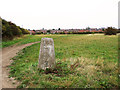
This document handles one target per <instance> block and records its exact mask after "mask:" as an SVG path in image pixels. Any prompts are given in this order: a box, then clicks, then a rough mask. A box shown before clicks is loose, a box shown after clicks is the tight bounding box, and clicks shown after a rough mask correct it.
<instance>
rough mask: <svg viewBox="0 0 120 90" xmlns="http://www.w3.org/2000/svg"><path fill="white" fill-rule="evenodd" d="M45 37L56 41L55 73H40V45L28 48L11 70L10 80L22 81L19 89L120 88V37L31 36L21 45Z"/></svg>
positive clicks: (21, 53) (16, 57) (18, 57)
mask: <svg viewBox="0 0 120 90" xmlns="http://www.w3.org/2000/svg"><path fill="white" fill-rule="evenodd" d="M42 37H50V38H53V40H54V46H55V57H56V62H57V66H56V70H50V71H49V70H48V71H43V70H42V71H40V70H38V69H37V66H38V57H39V49H40V43H37V44H34V45H32V46H28V47H26V48H24V49H23V50H22V51H20V52H19V53H18V56H15V57H14V58H13V60H14V62H13V63H12V64H11V66H10V69H11V70H10V77H15V78H16V79H17V80H19V81H21V84H20V85H19V86H18V87H19V88H25V87H29V88H45V87H47V88H58V87H59V88H60V87H61V88H62V87H64V88H65V87H66V88H70V87H75V88H78V87H79V88H117V87H118V76H117V74H118V68H117V66H118V65H117V64H118V63H117V61H118V51H117V50H118V36H104V35H47V36H43V35H41V36H29V41H28V40H27V39H26V38H25V39H23V40H21V42H20V44H25V43H29V42H35V41H39V40H41V38H42ZM56 71H57V72H56ZM46 72H48V73H46ZM49 72H50V73H49Z"/></svg>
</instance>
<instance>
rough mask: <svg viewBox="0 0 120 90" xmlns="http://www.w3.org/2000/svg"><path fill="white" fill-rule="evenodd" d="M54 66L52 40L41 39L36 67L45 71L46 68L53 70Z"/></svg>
mask: <svg viewBox="0 0 120 90" xmlns="http://www.w3.org/2000/svg"><path fill="white" fill-rule="evenodd" d="M54 66H55V51H54V41H53V39H52V38H42V39H41V45H40V54H39V65H38V67H39V68H40V69H43V70H45V69H46V68H54Z"/></svg>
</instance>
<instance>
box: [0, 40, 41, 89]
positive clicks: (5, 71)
mask: <svg viewBox="0 0 120 90" xmlns="http://www.w3.org/2000/svg"><path fill="white" fill-rule="evenodd" d="M35 43H39V42H33V43H28V44H24V45H20V46H17V45H13V46H10V47H6V48H3V49H2V60H1V61H2V80H1V81H2V88H16V87H17V86H18V85H19V82H18V81H16V80H14V78H8V77H9V68H8V66H9V65H10V64H11V62H12V60H10V59H11V58H13V57H14V56H16V55H17V53H18V52H19V51H20V50H21V49H23V48H25V47H27V46H30V45H32V44H35ZM0 88H1V87H0Z"/></svg>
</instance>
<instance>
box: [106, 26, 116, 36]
mask: <svg viewBox="0 0 120 90" xmlns="http://www.w3.org/2000/svg"><path fill="white" fill-rule="evenodd" d="M104 34H105V35H116V34H117V29H115V28H112V27H108V28H107V29H105V31H104Z"/></svg>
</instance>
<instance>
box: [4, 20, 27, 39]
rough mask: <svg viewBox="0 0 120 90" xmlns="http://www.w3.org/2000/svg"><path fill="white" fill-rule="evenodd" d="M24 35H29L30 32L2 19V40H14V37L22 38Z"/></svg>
mask: <svg viewBox="0 0 120 90" xmlns="http://www.w3.org/2000/svg"><path fill="white" fill-rule="evenodd" d="M23 34H29V31H28V30H26V29H24V28H21V27H20V26H17V25H15V24H14V23H12V22H8V21H6V20H4V19H2V39H3V40H12V39H13V38H14V37H20V36H22V35H23Z"/></svg>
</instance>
